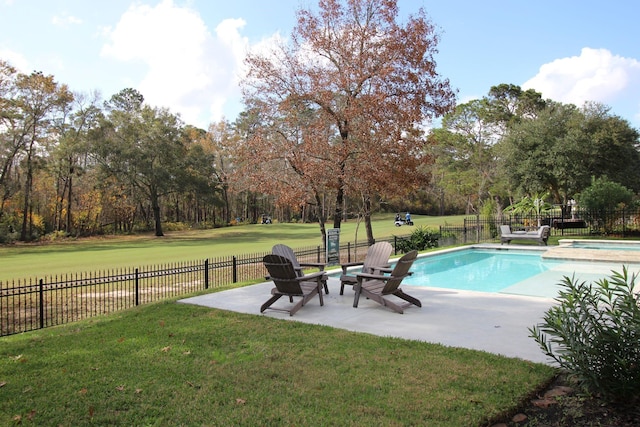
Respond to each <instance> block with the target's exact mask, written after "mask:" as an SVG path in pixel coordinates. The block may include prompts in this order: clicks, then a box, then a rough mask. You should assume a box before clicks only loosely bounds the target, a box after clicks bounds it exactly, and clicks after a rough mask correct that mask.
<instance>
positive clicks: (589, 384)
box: [529, 267, 640, 403]
mask: <svg viewBox="0 0 640 427" xmlns="http://www.w3.org/2000/svg"><path fill="white" fill-rule="evenodd" d="M635 279H636V275H635V274H633V275H632V276H631V277H629V276H628V272H627V268H626V267H623V270H622V273H619V272H615V271H614V272H612V275H611V276H610V277H609V279H606V278H604V279H600V280H598V281H597V282H595V283H592V284H586V283H585V282H580V283H579V282H577V281H576V280H575V277H572V278H568V277H565V278H564V280H563V282H561V283H560V285H561V286H562V288H563V289H562V290H561V291H560V293H559V296H558V297H557V298H556V300H557V301H558V302H559V305H557V306H553V307H552V308H550V309H549V310H548V311H547V312H546V313H545V316H544V318H543V320H544V322H543V323H541V324H539V325H538V326H535V327H533V328H530V329H529V331H530V332H531V335H530V336H531V337H532V338H534V339H535V340H536V342H537V343H538V344H539V345H540V347H541V348H542V350H543V351H544V352H545V354H546V355H547V356H549V357H551V358H552V359H553V360H555V361H556V362H557V363H558V365H559V367H560V368H561V369H563V370H566V371H567V373H568V374H569V375H571V376H573V377H574V378H575V379H577V380H578V382H579V383H580V385H582V387H583V389H584V390H585V391H587V392H590V393H593V394H600V395H601V397H603V398H604V399H606V400H610V401H616V402H621V401H624V402H625V403H633V402H637V401H639V400H640V399H639V398H640V345H639V343H640V307H639V306H638V295H637V294H634V290H633V287H634V285H635Z"/></svg>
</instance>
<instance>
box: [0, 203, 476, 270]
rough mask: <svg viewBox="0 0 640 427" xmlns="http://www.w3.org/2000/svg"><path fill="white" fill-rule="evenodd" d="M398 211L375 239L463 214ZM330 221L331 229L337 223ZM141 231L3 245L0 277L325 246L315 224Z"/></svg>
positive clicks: (346, 230)
mask: <svg viewBox="0 0 640 427" xmlns="http://www.w3.org/2000/svg"><path fill="white" fill-rule="evenodd" d="M393 217H394V215H393V214H388V215H381V216H377V217H376V218H375V220H374V221H373V232H374V236H375V237H376V238H386V237H392V236H406V235H408V234H411V231H412V230H413V229H415V227H420V226H422V227H426V228H429V229H434V230H438V228H439V226H440V225H445V224H448V225H458V224H462V223H463V218H464V216H448V217H430V216H416V215H414V216H413V217H412V219H413V221H414V223H415V226H414V227H409V226H402V227H395V226H394V225H393ZM332 226H333V223H328V224H327V228H332ZM165 234H166V235H165V236H163V237H155V236H154V235H153V234H146V235H138V236H107V237H103V238H89V239H79V240H68V241H64V242H60V243H47V244H34V245H32V244H29V245H24V244H16V245H9V246H2V247H0V282H6V281H8V280H12V279H27V278H36V277H43V276H45V275H47V276H48V275H55V274H67V273H80V272H95V271H101V270H110V269H117V268H125V267H141V266H149V265H158V264H169V263H175V262H184V261H196V260H205V259H207V258H210V259H211V258H216V257H222V256H231V255H240V254H247V253H259V252H267V251H270V250H271V247H272V246H273V245H274V244H276V243H284V244H287V245H289V246H291V247H293V248H298V247H308V246H322V241H321V237H320V227H319V225H318V224H317V223H313V224H286V223H276V224H271V225H262V224H248V225H240V226H234V227H224V228H217V229H213V230H198V231H180V232H167V233H165ZM356 237H357V240H358V241H359V242H363V241H366V232H365V229H364V223H360V224H359V225H358V224H357V222H356V221H355V220H350V221H348V222H343V223H342V226H341V229H340V241H341V242H342V243H345V242H354V241H355V240H356Z"/></svg>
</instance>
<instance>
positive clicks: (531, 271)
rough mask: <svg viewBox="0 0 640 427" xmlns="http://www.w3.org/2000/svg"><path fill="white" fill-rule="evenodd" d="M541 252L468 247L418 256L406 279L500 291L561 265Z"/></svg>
mask: <svg viewBox="0 0 640 427" xmlns="http://www.w3.org/2000/svg"><path fill="white" fill-rule="evenodd" d="M565 262H566V261H562V260H544V259H543V258H542V257H541V256H540V253H539V252H537V251H536V252H534V253H532V252H531V251H529V252H527V251H516V250H484V249H483V250H479V249H466V250H462V251H453V252H448V253H445V254H440V255H436V256H426V257H421V258H418V259H417V260H416V261H415V262H414V264H413V266H412V268H411V271H412V272H413V275H412V276H410V277H408V278H406V279H405V280H404V283H405V284H407V285H413V286H432V287H437V288H449V289H460V290H474V291H483V292H500V291H503V290H504V289H506V288H509V287H510V286H512V285H515V284H517V283H519V282H522V281H524V280H528V279H531V278H532V277H535V276H538V275H541V274H543V273H545V272H546V271H549V270H551V269H553V268H556V267H558V266H561V265H562V264H564V263H565Z"/></svg>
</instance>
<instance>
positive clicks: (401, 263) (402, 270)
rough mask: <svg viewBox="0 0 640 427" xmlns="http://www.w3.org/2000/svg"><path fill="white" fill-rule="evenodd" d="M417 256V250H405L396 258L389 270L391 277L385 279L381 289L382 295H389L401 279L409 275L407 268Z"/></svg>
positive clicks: (396, 287) (409, 267)
mask: <svg viewBox="0 0 640 427" xmlns="http://www.w3.org/2000/svg"><path fill="white" fill-rule="evenodd" d="M417 257H418V251H411V252H407V253H406V254H404V255H403V256H402V258H400V259H399V260H398V262H397V263H396V266H395V267H394V268H393V271H392V272H391V277H392V278H391V279H389V280H387V283H386V284H385V286H384V288H383V289H382V292H381V293H382V295H389V294H392V293H393V292H395V291H396V290H397V289H398V287H399V286H400V283H402V280H404V278H405V277H407V276H408V275H409V269H411V266H412V265H413V262H414V261H415V260H416V258H417Z"/></svg>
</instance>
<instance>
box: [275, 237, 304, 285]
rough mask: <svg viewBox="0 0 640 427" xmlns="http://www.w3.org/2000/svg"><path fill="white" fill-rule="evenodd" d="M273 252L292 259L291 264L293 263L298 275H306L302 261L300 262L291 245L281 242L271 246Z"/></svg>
mask: <svg viewBox="0 0 640 427" xmlns="http://www.w3.org/2000/svg"><path fill="white" fill-rule="evenodd" d="M271 253H272V254H275V255H280V256H282V257H285V258H287V259H289V260H290V261H291V264H293V268H294V269H295V271H296V274H297V275H298V277H302V276H304V273H303V272H302V267H301V266H300V262H298V257H296V254H295V252H293V249H291V248H290V247H289V246H287V245H283V244H281V243H279V244H277V245H275V246H274V247H273V248H271Z"/></svg>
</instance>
